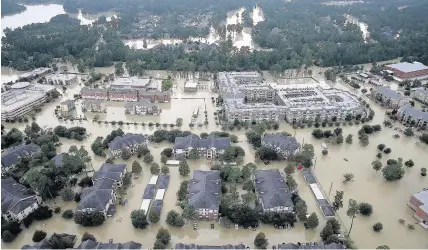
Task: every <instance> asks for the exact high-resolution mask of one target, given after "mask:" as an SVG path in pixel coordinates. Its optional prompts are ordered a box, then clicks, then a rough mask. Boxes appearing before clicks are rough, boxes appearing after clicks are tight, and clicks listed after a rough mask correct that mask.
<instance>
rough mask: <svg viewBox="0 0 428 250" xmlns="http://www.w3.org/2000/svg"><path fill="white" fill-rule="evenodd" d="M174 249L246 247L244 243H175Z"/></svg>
mask: <svg viewBox="0 0 428 250" xmlns="http://www.w3.org/2000/svg"><path fill="white" fill-rule="evenodd" d="M174 249H246V247H245V245H244V244H242V243H239V244H238V245H231V244H228V245H220V246H214V245H195V244H183V243H177V244H175V248H174Z"/></svg>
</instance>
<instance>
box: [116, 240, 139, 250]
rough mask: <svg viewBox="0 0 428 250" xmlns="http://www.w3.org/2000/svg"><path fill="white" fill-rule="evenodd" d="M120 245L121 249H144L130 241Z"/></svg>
mask: <svg viewBox="0 0 428 250" xmlns="http://www.w3.org/2000/svg"><path fill="white" fill-rule="evenodd" d="M120 245H121V247H120V249H141V248H142V245H141V244H140V243H138V242H135V241H128V242H125V243H122V244H120Z"/></svg>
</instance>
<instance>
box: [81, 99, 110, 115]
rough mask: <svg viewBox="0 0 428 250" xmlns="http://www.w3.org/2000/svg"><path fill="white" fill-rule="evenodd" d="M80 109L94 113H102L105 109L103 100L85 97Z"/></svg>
mask: <svg viewBox="0 0 428 250" xmlns="http://www.w3.org/2000/svg"><path fill="white" fill-rule="evenodd" d="M82 110H83V111H90V112H96V113H104V112H106V110H107V109H106V104H105V101H102V100H91V99H86V100H83V102H82Z"/></svg>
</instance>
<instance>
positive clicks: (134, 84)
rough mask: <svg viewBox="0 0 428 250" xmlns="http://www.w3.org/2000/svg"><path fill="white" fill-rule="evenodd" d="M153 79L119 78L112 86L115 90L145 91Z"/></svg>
mask: <svg viewBox="0 0 428 250" xmlns="http://www.w3.org/2000/svg"><path fill="white" fill-rule="evenodd" d="M151 82H152V79H149V78H138V77H136V76H131V77H117V78H115V79H114V81H113V82H112V83H111V84H110V85H111V87H112V88H113V89H120V88H128V89H145V88H147V87H148V86H150V84H151Z"/></svg>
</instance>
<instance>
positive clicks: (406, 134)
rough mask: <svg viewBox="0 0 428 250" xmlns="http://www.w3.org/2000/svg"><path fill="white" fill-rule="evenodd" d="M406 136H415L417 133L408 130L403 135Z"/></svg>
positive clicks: (410, 129)
mask: <svg viewBox="0 0 428 250" xmlns="http://www.w3.org/2000/svg"><path fill="white" fill-rule="evenodd" d="M403 134H404V135H405V136H413V135H414V134H415V133H414V132H413V129H412V128H406V129H405V130H404V133H403Z"/></svg>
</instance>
